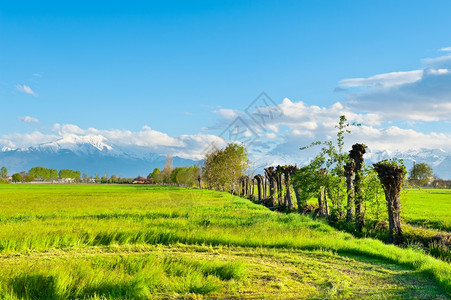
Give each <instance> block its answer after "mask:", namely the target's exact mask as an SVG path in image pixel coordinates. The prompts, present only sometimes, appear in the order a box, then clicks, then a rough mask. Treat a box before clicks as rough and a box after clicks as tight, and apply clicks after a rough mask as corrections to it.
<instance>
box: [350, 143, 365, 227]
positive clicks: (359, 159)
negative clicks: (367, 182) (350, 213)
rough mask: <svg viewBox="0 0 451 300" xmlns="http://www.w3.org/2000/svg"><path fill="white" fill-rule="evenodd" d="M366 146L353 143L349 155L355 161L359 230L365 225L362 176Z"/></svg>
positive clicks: (355, 193)
mask: <svg viewBox="0 0 451 300" xmlns="http://www.w3.org/2000/svg"><path fill="white" fill-rule="evenodd" d="M365 148H366V146H365V145H363V144H354V145H352V150H351V151H349V157H350V158H351V159H353V160H354V163H355V178H354V195H355V224H356V228H357V230H358V231H362V228H363V226H364V225H365V214H364V212H363V192H362V176H361V170H362V165H363V155H364V154H365V152H366V151H365Z"/></svg>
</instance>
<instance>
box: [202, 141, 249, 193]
mask: <svg viewBox="0 0 451 300" xmlns="http://www.w3.org/2000/svg"><path fill="white" fill-rule="evenodd" d="M204 164H205V166H204V169H203V177H204V180H205V182H207V184H208V186H209V187H210V188H213V189H218V190H222V191H225V190H230V191H231V192H232V193H235V192H236V191H237V189H238V179H239V178H240V177H241V176H244V173H245V171H246V170H247V169H248V167H249V165H248V154H247V150H246V148H245V147H244V146H242V145H237V144H228V145H227V146H226V147H225V148H224V149H215V150H213V151H212V152H210V153H207V154H206V156H205V161H204Z"/></svg>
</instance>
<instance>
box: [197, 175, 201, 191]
mask: <svg viewBox="0 0 451 300" xmlns="http://www.w3.org/2000/svg"><path fill="white" fill-rule="evenodd" d="M200 179H201V177H200V175H199V176H197V182H198V183H199V189H201V188H202V186H201V185H200Z"/></svg>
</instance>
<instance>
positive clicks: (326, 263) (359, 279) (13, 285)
mask: <svg viewBox="0 0 451 300" xmlns="http://www.w3.org/2000/svg"><path fill="white" fill-rule="evenodd" d="M0 264H1V266H2V267H1V268H0V298H1V299H74V298H78V299H90V298H93V299H105V298H106V299H110V298H116V299H147V298H180V297H186V298H199V297H206V298H232V297H235V298H368V299H374V298H398V299H399V298H401V299H415V298H417V299H431V298H435V299H448V298H449V295H450V294H451V265H450V264H448V263H445V262H443V261H439V260H436V259H434V258H431V257H429V256H427V255H425V254H423V253H421V252H419V251H418V250H415V249H401V248H398V247H395V246H391V245H385V244H383V243H382V242H380V241H377V240H372V239H356V238H353V237H352V236H351V235H349V234H347V233H343V232H339V231H337V230H335V229H333V228H331V227H330V226H328V225H326V224H324V223H322V222H318V221H313V220H312V219H310V218H308V217H305V216H300V215H297V214H294V213H293V214H280V213H277V212H271V211H269V210H268V209H266V208H265V207H263V206H260V205H256V204H253V203H251V202H250V201H247V200H244V199H240V198H238V197H234V196H231V195H229V194H227V193H219V192H214V191H207V190H188V189H178V188H171V187H146V186H108V185H87V186H83V185H80V186H78V185H68V186H61V185H46V186H37V185H4V186H1V187H0Z"/></svg>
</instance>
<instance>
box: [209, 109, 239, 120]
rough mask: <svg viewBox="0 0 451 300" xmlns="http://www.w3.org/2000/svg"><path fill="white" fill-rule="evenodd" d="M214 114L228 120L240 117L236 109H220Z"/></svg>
mask: <svg viewBox="0 0 451 300" xmlns="http://www.w3.org/2000/svg"><path fill="white" fill-rule="evenodd" d="M214 112H215V113H217V114H218V115H220V116H221V117H223V118H226V119H233V118H235V117H237V116H238V111H237V110H234V109H228V108H220V109H218V110H215V111H214Z"/></svg>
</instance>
